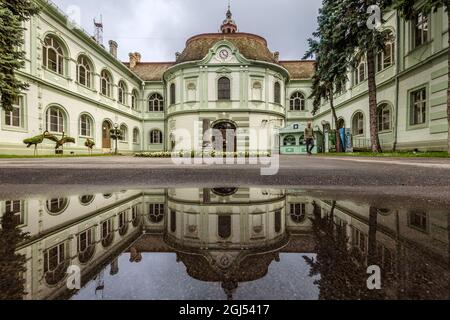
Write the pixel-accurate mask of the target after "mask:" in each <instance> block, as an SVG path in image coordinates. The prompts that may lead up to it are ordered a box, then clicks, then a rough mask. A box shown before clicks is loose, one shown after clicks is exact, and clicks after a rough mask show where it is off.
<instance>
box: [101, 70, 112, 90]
mask: <svg viewBox="0 0 450 320" xmlns="http://www.w3.org/2000/svg"><path fill="white" fill-rule="evenodd" d="M100 92H101V94H102V95H104V96H107V97H111V94H112V77H111V74H110V73H109V72H108V71H106V70H103V71H102V73H101V74H100Z"/></svg>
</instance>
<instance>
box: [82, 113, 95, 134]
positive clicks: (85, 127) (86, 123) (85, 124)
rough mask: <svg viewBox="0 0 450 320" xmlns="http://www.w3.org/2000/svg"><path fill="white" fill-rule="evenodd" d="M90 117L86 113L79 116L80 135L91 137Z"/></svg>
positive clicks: (91, 122)
mask: <svg viewBox="0 0 450 320" xmlns="http://www.w3.org/2000/svg"><path fill="white" fill-rule="evenodd" d="M92 124H93V121H92V118H91V117H90V116H88V115H87V114H82V115H81V116H80V136H82V137H89V138H92V127H93V126H92Z"/></svg>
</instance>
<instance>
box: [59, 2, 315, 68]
mask: <svg viewBox="0 0 450 320" xmlns="http://www.w3.org/2000/svg"><path fill="white" fill-rule="evenodd" d="M53 2H54V3H55V4H56V5H58V7H59V8H60V9H62V10H63V11H65V12H74V10H73V6H77V7H79V9H80V17H81V18H80V21H81V25H82V27H83V28H84V29H85V30H87V31H88V32H89V33H90V34H93V32H94V27H93V19H94V17H97V19H100V15H102V16H103V24H104V44H105V45H107V43H108V40H110V39H113V40H115V41H117V42H118V44H119V57H120V59H122V60H124V61H126V60H128V53H129V52H134V51H137V52H140V53H141V54H142V60H143V61H173V60H174V59H175V52H177V51H179V52H181V51H183V49H184V46H185V43H186V40H187V39H188V38H189V37H191V36H193V35H196V34H199V33H208V32H218V30H219V27H220V25H221V23H222V21H223V20H224V19H225V12H226V10H227V5H228V0H53ZM320 5H321V0H272V1H269V0H232V12H233V18H234V19H235V20H236V22H237V24H238V28H239V31H241V32H249V33H255V34H258V35H260V36H263V37H265V38H266V39H267V41H268V43H269V48H270V49H271V50H272V51H280V58H281V59H283V60H290V59H300V58H302V56H303V54H304V52H305V50H306V45H307V43H306V40H307V39H308V37H310V36H311V34H312V32H313V31H314V30H315V28H316V19H317V13H318V9H319V7H320ZM75 11H76V10H75Z"/></svg>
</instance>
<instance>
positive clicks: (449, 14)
mask: <svg viewBox="0 0 450 320" xmlns="http://www.w3.org/2000/svg"><path fill="white" fill-rule="evenodd" d="M447 17H448V30H449V32H450V6H449V5H448V6H447ZM447 61H448V71H449V72H448V76H447V77H448V88H447V122H448V140H447V145H448V146H447V151H448V153H449V154H450V36H449V37H448V52H447Z"/></svg>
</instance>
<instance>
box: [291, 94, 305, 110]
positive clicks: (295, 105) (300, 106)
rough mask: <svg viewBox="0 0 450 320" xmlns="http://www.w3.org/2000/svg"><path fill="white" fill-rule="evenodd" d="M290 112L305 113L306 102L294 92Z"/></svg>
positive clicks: (302, 96)
mask: <svg viewBox="0 0 450 320" xmlns="http://www.w3.org/2000/svg"><path fill="white" fill-rule="evenodd" d="M290 110H291V111H305V110H306V100H305V96H304V95H303V93H301V92H296V93H294V94H293V95H292V96H291V101H290Z"/></svg>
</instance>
